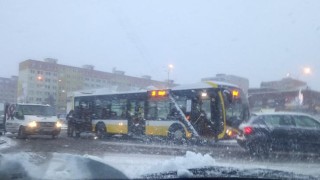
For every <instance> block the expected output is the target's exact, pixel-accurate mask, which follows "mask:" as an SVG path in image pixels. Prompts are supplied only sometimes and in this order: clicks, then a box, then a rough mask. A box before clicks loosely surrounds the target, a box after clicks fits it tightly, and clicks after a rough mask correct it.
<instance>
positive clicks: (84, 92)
mask: <svg viewBox="0 0 320 180" xmlns="http://www.w3.org/2000/svg"><path fill="white" fill-rule="evenodd" d="M212 84H214V85H217V86H218V87H220V86H228V87H238V86H236V85H234V84H230V83H225V82H219V81H206V82H198V83H193V84H186V85H178V86H176V87H173V88H171V90H188V89H205V88H214V87H213V86H212ZM150 90H160V89H159V88H156V87H154V86H150V87H147V88H146V89H140V90H134V91H114V90H110V89H108V88H100V89H91V90H81V91H74V92H72V95H73V96H91V95H115V94H131V93H146V92H147V91H150Z"/></svg>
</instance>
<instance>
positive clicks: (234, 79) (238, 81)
mask: <svg viewBox="0 0 320 180" xmlns="http://www.w3.org/2000/svg"><path fill="white" fill-rule="evenodd" d="M201 81H221V82H227V83H230V84H234V85H237V86H239V88H241V89H242V90H243V92H244V93H245V94H248V89H249V80H248V79H247V78H243V77H239V76H235V75H228V74H217V75H216V76H215V77H208V78H202V79H201Z"/></svg>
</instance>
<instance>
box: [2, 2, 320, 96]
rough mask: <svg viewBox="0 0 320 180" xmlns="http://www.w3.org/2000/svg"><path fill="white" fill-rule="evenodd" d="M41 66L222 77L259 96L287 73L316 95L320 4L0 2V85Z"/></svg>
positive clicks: (188, 79) (192, 78)
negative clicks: (27, 66) (307, 71)
mask: <svg viewBox="0 0 320 180" xmlns="http://www.w3.org/2000/svg"><path fill="white" fill-rule="evenodd" d="M47 57H50V58H56V59H58V60H59V63H60V64H66V65H72V66H78V67H80V66H82V65H84V64H92V65H94V66H95V69H97V70H101V71H107V72H111V71H112V68H113V67H116V68H117V69H119V70H123V71H125V72H126V74H127V75H131V76H142V75H151V76H152V78H153V79H156V80H165V79H166V78H167V65H168V64H170V63H172V64H173V65H174V69H173V71H172V73H171V74H170V77H171V78H173V79H174V80H175V82H177V83H180V84H183V83H192V82H197V81H200V79H201V78H203V77H210V76H215V75H216V74H217V73H226V74H233V75H238V76H242V77H246V78H248V79H249V80H250V86H251V87H259V85H260V83H261V81H270V80H279V79H281V78H283V77H285V76H286V74H287V73H291V75H292V76H293V77H294V78H298V79H301V80H304V81H307V82H308V83H309V85H310V86H311V88H313V89H317V90H320V1H319V0H313V1H312V0H310V1H308V0H305V1H302V0H300V1H297V0H259V1H257V0H251V1H249V0H247V1H241V0H233V1H231V0H219V1H215V0H192V1H188V0H168V1H165V0H158V1H152V0H134V1H133V0H127V1H125V0H121V1H120V0H119V1H108V0H100V1H94V0H87V1H84V0H67V1H66V0H60V1H59V0H53V1H48V0H46V1H43V0H28V1H22V0H21V1H16V0H0V62H1V71H0V76H1V77H10V76H11V75H17V74H18V64H19V62H21V61H24V60H26V59H36V60H43V59H44V58H47ZM305 66H309V67H311V68H312V74H311V75H309V76H305V75H303V74H302V68H303V67H305Z"/></svg>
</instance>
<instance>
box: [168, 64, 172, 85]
mask: <svg viewBox="0 0 320 180" xmlns="http://www.w3.org/2000/svg"><path fill="white" fill-rule="evenodd" d="M172 69H173V65H172V64H169V65H168V88H169V87H170V72H171V71H172Z"/></svg>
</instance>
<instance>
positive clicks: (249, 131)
mask: <svg viewBox="0 0 320 180" xmlns="http://www.w3.org/2000/svg"><path fill="white" fill-rule="evenodd" d="M252 130H253V129H252V127H245V128H243V133H244V134H245V135H249V134H251V133H252Z"/></svg>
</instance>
